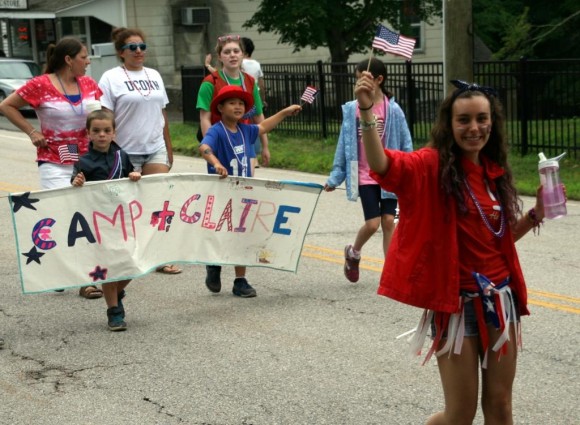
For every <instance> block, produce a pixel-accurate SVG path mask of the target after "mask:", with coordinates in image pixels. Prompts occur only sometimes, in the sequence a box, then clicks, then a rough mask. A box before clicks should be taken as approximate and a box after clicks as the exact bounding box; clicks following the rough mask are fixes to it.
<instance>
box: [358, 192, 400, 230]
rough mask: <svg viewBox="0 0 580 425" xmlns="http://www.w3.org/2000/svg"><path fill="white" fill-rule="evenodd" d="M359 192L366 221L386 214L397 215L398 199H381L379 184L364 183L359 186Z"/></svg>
mask: <svg viewBox="0 0 580 425" xmlns="http://www.w3.org/2000/svg"><path fill="white" fill-rule="evenodd" d="M358 194H359V196H360V201H361V204H362V208H363V214H364V216H365V221H367V220H371V219H373V218H377V217H381V216H383V215H386V214H388V215H392V216H393V217H394V216H395V212H396V210H397V200H396V199H390V198H385V199H381V187H380V186H379V185H378V184H363V185H361V186H359V187H358Z"/></svg>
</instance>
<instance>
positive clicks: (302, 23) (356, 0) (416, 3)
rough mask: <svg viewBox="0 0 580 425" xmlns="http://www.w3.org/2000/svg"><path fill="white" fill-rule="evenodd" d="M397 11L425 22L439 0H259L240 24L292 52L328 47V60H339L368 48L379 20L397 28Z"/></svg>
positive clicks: (438, 7)
mask: <svg viewBox="0 0 580 425" xmlns="http://www.w3.org/2000/svg"><path fill="white" fill-rule="evenodd" d="M411 11H412V12H411ZM401 13H413V14H414V15H416V16H418V17H420V18H421V19H423V20H426V21H428V20H429V19H431V18H432V17H434V16H441V0H405V1H403V2H402V1H400V0H364V1H360V0H261V1H260V5H259V6H258V9H257V11H256V13H255V14H254V15H253V16H252V18H251V19H250V20H248V21H246V22H245V23H244V27H245V28H252V27H256V28H257V30H258V32H260V33H261V32H273V33H274V34H277V35H278V36H279V37H280V38H279V40H278V41H279V42H280V43H287V44H291V45H293V46H294V51H300V50H301V49H303V48H306V47H309V48H312V49H316V48H318V47H328V49H329V50H330V55H331V58H332V62H335V63H340V62H347V61H348V58H349V56H350V55H351V54H353V53H363V52H365V51H367V50H368V49H369V48H370V45H371V40H372V38H373V36H374V34H375V30H376V27H377V24H378V23H379V22H383V21H388V22H390V23H391V24H390V25H392V26H393V27H394V28H395V29H399V22H400V19H399V18H400V15H401Z"/></svg>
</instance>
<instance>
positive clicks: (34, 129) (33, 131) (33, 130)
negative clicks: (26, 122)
mask: <svg viewBox="0 0 580 425" xmlns="http://www.w3.org/2000/svg"><path fill="white" fill-rule="evenodd" d="M32 133H36V128H33V129H32V131H31V132H30V133H28V137H30V136H32Z"/></svg>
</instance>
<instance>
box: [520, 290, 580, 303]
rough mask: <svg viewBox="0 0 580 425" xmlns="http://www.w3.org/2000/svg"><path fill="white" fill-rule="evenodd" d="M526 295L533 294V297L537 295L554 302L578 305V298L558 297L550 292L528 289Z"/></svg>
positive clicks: (579, 300) (579, 301)
mask: <svg viewBox="0 0 580 425" xmlns="http://www.w3.org/2000/svg"><path fill="white" fill-rule="evenodd" d="M528 293H529V294H533V295H537V296H540V297H546V298H552V299H555V300H562V301H568V302H570V303H576V304H580V298H576V297H569V296H567V295H558V294H553V293H551V292H545V291H538V290H535V289H528Z"/></svg>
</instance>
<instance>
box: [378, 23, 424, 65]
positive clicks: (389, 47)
mask: <svg viewBox="0 0 580 425" xmlns="http://www.w3.org/2000/svg"><path fill="white" fill-rule="evenodd" d="M373 48H375V49H379V50H382V51H383V52H386V53H392V54H393V55H397V56H403V57H404V58H407V59H409V60H411V58H412V57H413V49H414V48H415V39H414V38H409V37H405V36H403V35H400V34H397V33H396V32H393V31H391V30H390V29H388V28H387V27H385V26H383V25H381V24H379V26H378V27H377V34H376V35H375V38H374V39H373Z"/></svg>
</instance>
